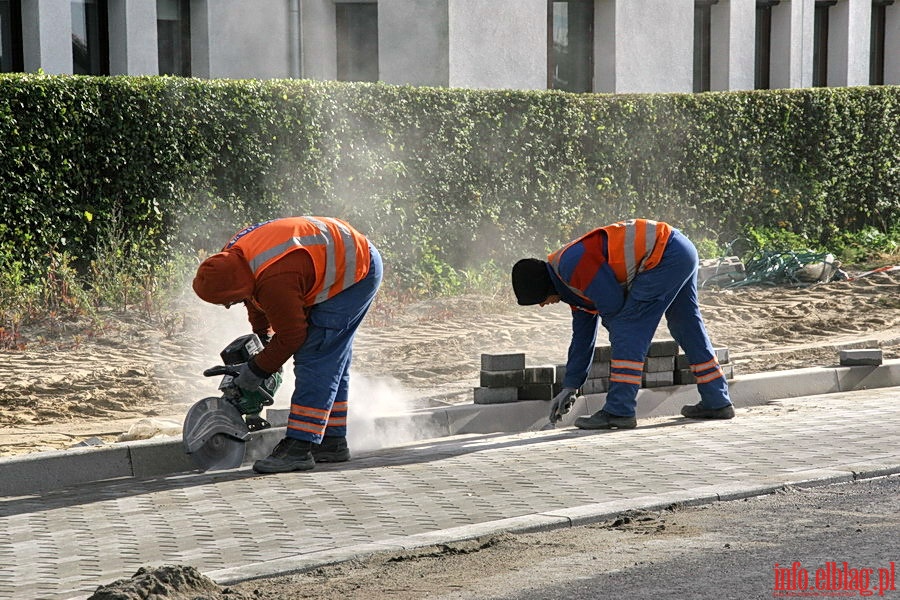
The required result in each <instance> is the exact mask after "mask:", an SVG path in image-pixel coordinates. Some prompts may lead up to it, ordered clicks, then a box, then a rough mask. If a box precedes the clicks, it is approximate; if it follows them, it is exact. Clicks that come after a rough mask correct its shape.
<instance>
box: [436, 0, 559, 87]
mask: <svg viewBox="0 0 900 600" xmlns="http://www.w3.org/2000/svg"><path fill="white" fill-rule="evenodd" d="M447 2H448V22H449V32H448V37H449V50H450V53H449V54H450V55H449V74H450V76H449V82H448V85H450V86H451V87H465V88H486V89H531V90H540V89H546V87H547V2H546V0H489V1H485V0H447Z"/></svg>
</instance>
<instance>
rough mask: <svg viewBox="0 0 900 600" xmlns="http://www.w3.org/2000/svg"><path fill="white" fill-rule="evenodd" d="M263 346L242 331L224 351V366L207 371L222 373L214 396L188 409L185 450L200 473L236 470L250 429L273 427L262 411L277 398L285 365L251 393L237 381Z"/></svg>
mask: <svg viewBox="0 0 900 600" xmlns="http://www.w3.org/2000/svg"><path fill="white" fill-rule="evenodd" d="M262 349H263V345H262V342H261V341H260V339H259V337H258V336H257V335H256V334H248V335H243V336H241V337H239V338H237V339H236V340H234V341H233V342H231V343H230V344H228V346H227V347H226V348H225V349H224V350H222V352H221V354H220V357H221V358H222V362H223V363H224V364H222V365H217V366H215V367H212V368H209V369H206V370H205V371H203V375H204V376H205V377H216V376H217V375H222V376H223V377H222V381H221V382H220V383H219V391H221V392H222V395H221V396H219V397H216V398H213V397H210V398H204V399H203V400H200V401H199V402H197V403H195V404H194V405H193V406H191V408H190V409H189V410H188V412H187V415H186V416H185V418H184V426H183V428H182V443H183V444H184V451H185V452H186V453H187V454H188V455H189V456H190V457H191V460H193V462H194V464H196V465H197V467H198V468H199V469H200V470H202V471H216V470H221V469H234V468H237V467H239V466H241V463H243V462H244V452H245V450H246V447H245V445H246V443H247V440H248V439H249V438H250V432H252V431H259V430H261V429H266V428H268V427H271V424H270V423H269V422H268V421H266V420H265V419H264V418H263V417H262V416H261V414H260V413H261V412H262V409H263V407H266V406H271V405H272V404H274V402H275V392H276V391H278V388H279V386H281V369H279V370H278V371H277V372H276V373H273V374H272V375H270V376H269V377H268V378H266V379H265V380H264V381H263V382H262V383H261V384H260V386H259V387H258V388H257V389H255V390H253V391H247V390H243V389H241V388H240V387H238V386H237V385H236V384H235V383H234V378H235V377H236V376H237V375H238V373H239V372H240V367H241V365H242V364H244V363H246V362H247V361H249V360H250V359H251V358H252V357H253V356H254V355H255V354H257V353H259V352H260V351H261V350H262Z"/></svg>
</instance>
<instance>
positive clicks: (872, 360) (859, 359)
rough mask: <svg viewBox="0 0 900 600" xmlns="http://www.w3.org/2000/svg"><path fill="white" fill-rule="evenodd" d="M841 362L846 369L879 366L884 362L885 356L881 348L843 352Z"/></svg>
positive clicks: (841, 352)
mask: <svg viewBox="0 0 900 600" xmlns="http://www.w3.org/2000/svg"><path fill="white" fill-rule="evenodd" d="M840 361H841V365H842V366H845V367H855V366H878V365H880V364H881V363H882V362H883V356H882V352H881V348H865V349H856V350H841V351H840Z"/></svg>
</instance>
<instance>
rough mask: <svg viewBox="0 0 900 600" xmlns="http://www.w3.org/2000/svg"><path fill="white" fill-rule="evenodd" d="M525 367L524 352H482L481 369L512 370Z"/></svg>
mask: <svg viewBox="0 0 900 600" xmlns="http://www.w3.org/2000/svg"><path fill="white" fill-rule="evenodd" d="M524 368H525V353H524V352H518V353H511V354H482V355H481V370H482V371H512V370H514V369H524Z"/></svg>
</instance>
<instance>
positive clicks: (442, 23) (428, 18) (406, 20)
mask: <svg viewBox="0 0 900 600" xmlns="http://www.w3.org/2000/svg"><path fill="white" fill-rule="evenodd" d="M378 63H379V65H378V70H379V75H380V79H381V81H384V82H386V83H395V84H401V85H404V84H409V85H430V86H446V85H448V83H449V81H450V37H449V6H448V0H416V2H412V3H410V2H409V0H380V1H379V2H378Z"/></svg>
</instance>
